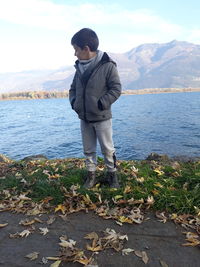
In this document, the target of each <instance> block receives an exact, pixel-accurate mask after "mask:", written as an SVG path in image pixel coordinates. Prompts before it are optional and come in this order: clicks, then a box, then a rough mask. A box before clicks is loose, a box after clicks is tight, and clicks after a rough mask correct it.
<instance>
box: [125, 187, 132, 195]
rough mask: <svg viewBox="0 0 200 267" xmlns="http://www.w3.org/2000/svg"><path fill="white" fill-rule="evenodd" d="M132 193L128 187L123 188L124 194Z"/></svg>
mask: <svg viewBox="0 0 200 267" xmlns="http://www.w3.org/2000/svg"><path fill="white" fill-rule="evenodd" d="M131 191H132V188H131V187H130V185H127V186H126V187H125V188H124V194H128V193H130V192H131Z"/></svg>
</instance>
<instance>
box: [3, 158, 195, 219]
mask: <svg viewBox="0 0 200 267" xmlns="http://www.w3.org/2000/svg"><path fill="white" fill-rule="evenodd" d="M98 163H99V165H102V164H103V160H102V159H101V158H98ZM179 164H180V166H179V167H178V168H177V169H176V168H173V166H170V165H162V164H161V163H155V162H154V163H151V162H146V161H121V162H120V163H119V168H118V169H119V170H118V177H119V181H120V185H121V188H119V189H117V190H111V189H110V188H109V187H108V186H107V185H102V186H101V187H100V188H96V189H95V190H87V189H85V188H83V183H84V178H85V177H86V174H87V172H86V170H85V169H84V167H83V166H84V165H83V160H81V159H80V160H79V159H64V160H48V161H42V162H39V161H37V162H36V161H35V162H34V161H33V162H26V163H25V162H16V163H15V164H13V165H10V169H9V172H8V173H7V174H6V176H5V177H2V178H0V199H1V200H3V199H4V198H5V192H4V190H9V192H10V194H11V195H13V196H14V195H19V194H25V193H27V192H28V194H27V196H28V197H30V198H32V199H33V200H34V201H41V200H43V199H45V198H48V197H52V198H53V199H52V200H51V203H52V204H54V205H57V204H61V203H63V201H64V200H65V198H66V196H65V193H64V191H65V190H69V189H70V188H71V186H73V185H75V186H80V188H79V189H78V192H79V193H80V194H82V195H86V194H87V195H88V196H89V197H90V199H91V200H92V201H93V202H98V201H99V199H98V196H99V195H100V196H101V199H102V201H106V202H107V203H109V205H110V206H113V205H116V203H115V201H113V200H115V199H116V202H117V199H118V198H119V199H123V200H127V201H128V200H130V199H134V200H141V199H143V200H144V203H146V201H147V198H148V197H153V198H154V200H155V202H154V204H153V206H152V208H153V209H155V210H166V211H168V212H176V213H179V214H182V213H191V214H194V213H195V207H198V208H200V163H198V162H196V163H194V162H188V163H179ZM97 176H98V178H99V180H100V181H101V180H102V179H103V178H104V176H105V171H98V172H97ZM63 188H65V190H64V189H63Z"/></svg>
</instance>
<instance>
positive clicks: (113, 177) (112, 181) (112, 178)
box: [107, 172, 120, 188]
mask: <svg viewBox="0 0 200 267" xmlns="http://www.w3.org/2000/svg"><path fill="white" fill-rule="evenodd" d="M107 181H108V184H109V186H110V188H120V185H119V182H118V178H117V172H107Z"/></svg>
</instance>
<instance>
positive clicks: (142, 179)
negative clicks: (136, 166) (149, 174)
mask: <svg viewBox="0 0 200 267" xmlns="http://www.w3.org/2000/svg"><path fill="white" fill-rule="evenodd" d="M136 181H137V182H138V183H144V177H140V178H136Z"/></svg>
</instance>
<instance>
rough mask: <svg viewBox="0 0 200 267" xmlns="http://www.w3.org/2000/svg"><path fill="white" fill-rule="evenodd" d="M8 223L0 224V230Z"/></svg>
mask: <svg viewBox="0 0 200 267" xmlns="http://www.w3.org/2000/svg"><path fill="white" fill-rule="evenodd" d="M7 225H8V223H0V228H3V227H6V226H7Z"/></svg>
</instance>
